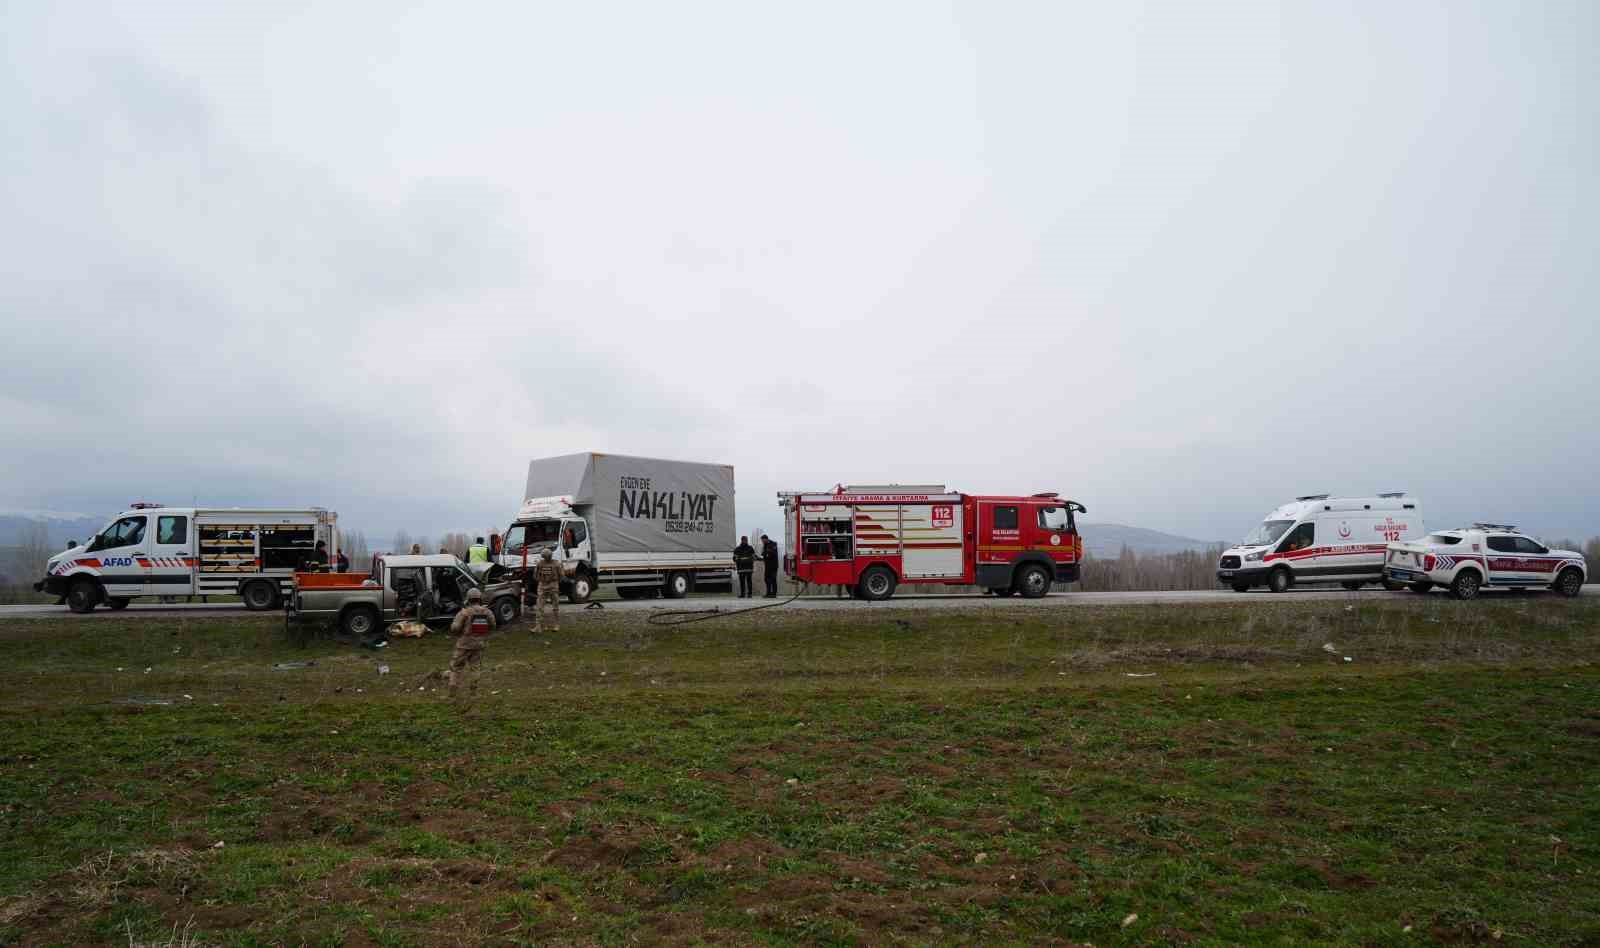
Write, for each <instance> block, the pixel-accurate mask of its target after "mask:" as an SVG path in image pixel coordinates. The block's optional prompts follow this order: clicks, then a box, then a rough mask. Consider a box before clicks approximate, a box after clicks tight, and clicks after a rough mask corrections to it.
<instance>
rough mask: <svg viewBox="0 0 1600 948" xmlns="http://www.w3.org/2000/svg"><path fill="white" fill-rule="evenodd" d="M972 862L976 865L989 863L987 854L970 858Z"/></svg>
mask: <svg viewBox="0 0 1600 948" xmlns="http://www.w3.org/2000/svg"><path fill="white" fill-rule="evenodd" d="M972 861H973V862H976V863H985V862H988V861H989V854H988V853H979V854H977V855H976V856H973V857H972Z"/></svg>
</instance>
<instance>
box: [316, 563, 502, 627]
mask: <svg viewBox="0 0 1600 948" xmlns="http://www.w3.org/2000/svg"><path fill="white" fill-rule="evenodd" d="M504 574H505V570H504V569H503V568H501V567H498V566H490V567H487V568H485V569H484V570H483V571H482V572H481V573H475V572H473V571H472V570H469V569H468V568H467V565H466V564H465V563H462V562H461V560H459V559H457V558H456V557H454V556H452V555H450V554H448V553H433V554H427V555H422V556H375V557H373V558H372V572H371V573H370V574H360V573H296V574H295V577H294V580H295V582H294V592H293V594H292V595H290V596H289V597H287V599H286V601H285V603H286V604H285V609H286V611H287V613H288V620H289V621H290V622H291V623H296V622H303V623H318V622H332V623H335V624H337V625H338V627H339V629H340V630H341V631H343V632H344V633H345V634H346V635H349V636H353V637H356V638H362V639H365V638H369V637H371V636H372V635H374V634H375V633H376V632H377V631H378V630H380V629H382V628H385V627H387V626H388V625H389V624H390V623H391V622H398V621H400V620H402V619H415V620H418V621H420V622H423V623H426V624H429V625H437V624H441V623H447V622H449V621H450V620H451V619H452V618H454V617H455V614H456V613H457V612H459V611H461V607H462V606H463V605H464V604H465V603H466V601H467V591H468V590H469V589H474V588H476V589H478V590H481V591H482V593H483V604H484V605H485V606H488V607H489V609H490V610H492V611H493V612H494V617H495V621H496V622H497V623H498V624H499V625H501V626H505V625H508V624H510V623H511V622H514V621H515V620H516V618H517V616H518V614H519V613H521V611H522V584H521V583H520V582H519V581H517V580H516V579H515V578H512V577H508V576H505V575H504Z"/></svg>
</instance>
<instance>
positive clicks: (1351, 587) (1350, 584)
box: [1339, 580, 1362, 592]
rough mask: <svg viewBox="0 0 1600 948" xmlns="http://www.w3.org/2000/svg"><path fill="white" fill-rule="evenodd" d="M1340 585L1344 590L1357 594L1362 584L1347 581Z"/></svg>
mask: <svg viewBox="0 0 1600 948" xmlns="http://www.w3.org/2000/svg"><path fill="white" fill-rule="evenodd" d="M1339 585H1341V586H1343V587H1344V588H1346V589H1348V590H1350V591H1351V592H1355V591H1356V590H1358V589H1360V588H1361V585H1362V584H1361V583H1353V582H1350V581H1348V580H1347V581H1345V582H1342V583H1340V584H1339Z"/></svg>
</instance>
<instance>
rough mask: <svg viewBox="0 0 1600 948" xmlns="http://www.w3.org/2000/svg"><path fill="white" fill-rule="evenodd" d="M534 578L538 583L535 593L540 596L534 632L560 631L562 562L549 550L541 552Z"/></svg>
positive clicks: (535, 567) (534, 570)
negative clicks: (556, 559) (559, 599)
mask: <svg viewBox="0 0 1600 948" xmlns="http://www.w3.org/2000/svg"><path fill="white" fill-rule="evenodd" d="M533 579H534V582H535V583H536V584H537V586H536V592H535V595H536V596H537V597H538V598H537V606H538V611H537V612H535V613H534V623H533V634H534V635H539V634H541V633H544V632H560V631H561V605H560V603H559V602H558V597H559V596H560V595H561V564H559V563H557V562H556V561H555V559H554V558H553V557H552V556H551V553H550V551H549V550H545V551H544V552H543V553H540V554H539V562H538V564H537V565H536V566H534V568H533Z"/></svg>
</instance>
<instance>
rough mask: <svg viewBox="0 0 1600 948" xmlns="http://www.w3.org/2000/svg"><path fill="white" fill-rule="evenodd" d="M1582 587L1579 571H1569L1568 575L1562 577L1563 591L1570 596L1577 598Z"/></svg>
mask: <svg viewBox="0 0 1600 948" xmlns="http://www.w3.org/2000/svg"><path fill="white" fill-rule="evenodd" d="M1582 585H1583V582H1582V580H1581V579H1580V577H1579V576H1578V571H1577V570H1571V569H1569V570H1567V572H1566V575H1564V576H1562V577H1561V591H1562V592H1564V593H1566V594H1567V595H1569V596H1576V595H1577V594H1578V589H1579V587H1581V586H1582Z"/></svg>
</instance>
